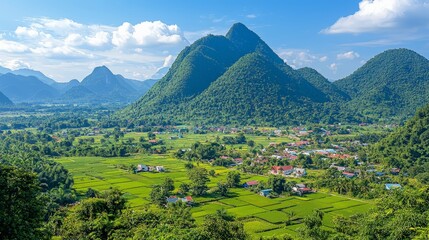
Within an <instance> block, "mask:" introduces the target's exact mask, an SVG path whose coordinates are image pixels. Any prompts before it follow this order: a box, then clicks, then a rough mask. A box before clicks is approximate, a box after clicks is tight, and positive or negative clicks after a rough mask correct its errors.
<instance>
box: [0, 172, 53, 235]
mask: <svg viewBox="0 0 429 240" xmlns="http://www.w3.org/2000/svg"><path fill="white" fill-rule="evenodd" d="M39 184H40V183H39V181H38V180H37V177H36V175H35V174H33V173H29V172H25V171H23V170H20V169H18V168H15V167H10V166H6V165H3V164H0V239H5V240H7V239H44V238H46V237H45V236H43V233H42V232H41V231H40V227H41V226H42V223H43V216H44V209H45V203H46V201H42V199H41V198H40V187H39Z"/></svg>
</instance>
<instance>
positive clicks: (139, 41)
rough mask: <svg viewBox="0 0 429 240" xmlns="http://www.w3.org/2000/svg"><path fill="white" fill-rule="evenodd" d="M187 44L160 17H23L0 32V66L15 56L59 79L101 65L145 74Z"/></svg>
mask: <svg viewBox="0 0 429 240" xmlns="http://www.w3.org/2000/svg"><path fill="white" fill-rule="evenodd" d="M188 44H189V42H188V40H187V39H186V37H185V35H184V33H183V32H182V31H181V30H180V28H179V26H177V25H175V24H166V23H164V22H161V21H153V22H149V21H143V22H140V23H136V24H131V23H127V22H124V23H122V24H119V25H116V26H109V25H87V24H83V23H78V22H75V21H73V20H71V19H49V18H28V19H26V20H25V22H24V23H23V24H20V26H17V27H16V28H15V30H14V31H12V32H4V33H0V53H1V62H0V65H2V64H3V65H8V66H18V65H19V62H17V61H15V62H13V61H14V60H16V59H19V60H20V61H21V63H22V64H21V65H23V66H25V65H26V64H27V63H29V64H31V67H32V68H34V69H37V70H40V71H42V72H44V73H45V74H47V75H51V76H53V78H54V79H56V80H59V81H68V80H70V79H72V78H77V79H81V78H83V77H84V76H86V75H87V74H88V72H90V71H91V70H92V68H94V67H96V66H99V65H107V66H109V68H111V69H112V71H114V72H117V73H124V69H128V70H129V71H127V72H125V73H124V76H125V77H129V78H133V77H134V78H139V79H145V78H148V77H150V76H151V75H152V74H153V72H155V71H156V70H157V69H159V68H160V67H161V66H167V65H171V64H172V62H173V61H174V57H173V56H176V55H177V54H178V53H179V52H180V51H181V50H182V49H183V48H184V47H185V46H186V45H188ZM170 55H171V56H170ZM166 56H167V57H166ZM24 63H25V64H24ZM60 69H61V70H60Z"/></svg>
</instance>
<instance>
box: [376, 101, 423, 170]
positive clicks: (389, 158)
mask: <svg viewBox="0 0 429 240" xmlns="http://www.w3.org/2000/svg"><path fill="white" fill-rule="evenodd" d="M372 150H373V151H372V154H373V159H377V160H380V161H381V162H383V163H385V164H387V165H390V166H392V167H401V168H402V167H406V168H410V167H412V166H421V165H423V164H425V163H427V162H429V105H427V106H425V107H424V108H422V109H420V110H419V111H417V113H416V114H415V116H414V117H413V118H411V119H410V120H408V121H407V122H406V123H405V125H404V126H402V127H400V128H398V129H396V131H394V132H393V133H392V134H390V135H389V136H387V137H386V138H385V139H382V140H381V141H380V142H379V143H377V144H376V145H375V146H374V147H373V149H372Z"/></svg>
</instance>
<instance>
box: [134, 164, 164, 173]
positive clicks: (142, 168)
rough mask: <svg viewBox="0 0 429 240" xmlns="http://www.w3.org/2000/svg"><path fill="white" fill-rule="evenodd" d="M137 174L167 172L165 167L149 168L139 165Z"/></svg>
mask: <svg viewBox="0 0 429 240" xmlns="http://www.w3.org/2000/svg"><path fill="white" fill-rule="evenodd" d="M136 172H165V168H164V167H163V166H147V165H145V164H138V165H137V169H136Z"/></svg>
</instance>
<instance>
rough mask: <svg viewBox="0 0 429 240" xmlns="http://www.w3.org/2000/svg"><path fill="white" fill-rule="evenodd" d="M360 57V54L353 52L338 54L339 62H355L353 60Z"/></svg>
mask: <svg viewBox="0 0 429 240" xmlns="http://www.w3.org/2000/svg"><path fill="white" fill-rule="evenodd" d="M359 57H360V55H359V53H357V52H353V51H349V52H345V53H340V54H337V59H338V60H344V59H346V60H353V59H355V58H359Z"/></svg>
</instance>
